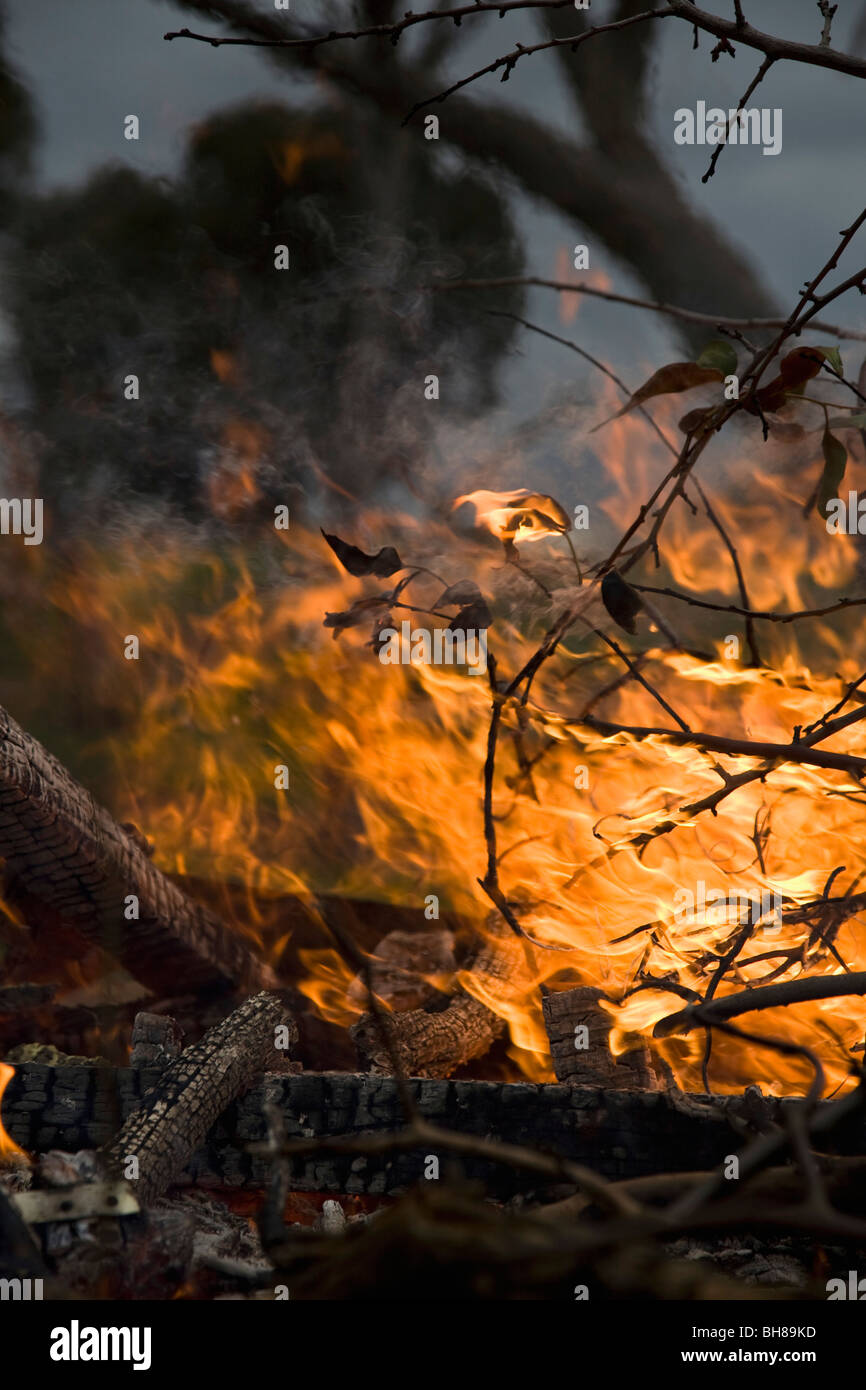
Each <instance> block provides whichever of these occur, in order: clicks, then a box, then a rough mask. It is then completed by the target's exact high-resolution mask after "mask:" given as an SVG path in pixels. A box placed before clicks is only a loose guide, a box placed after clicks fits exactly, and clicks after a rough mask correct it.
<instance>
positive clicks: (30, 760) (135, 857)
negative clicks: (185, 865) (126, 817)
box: [0, 708, 274, 990]
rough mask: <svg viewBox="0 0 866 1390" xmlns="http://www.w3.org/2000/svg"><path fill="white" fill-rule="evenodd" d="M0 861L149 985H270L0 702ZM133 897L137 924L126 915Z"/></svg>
mask: <svg viewBox="0 0 866 1390" xmlns="http://www.w3.org/2000/svg"><path fill="white" fill-rule="evenodd" d="M0 857H2V859H3V860H4V861H5V872H6V877H7V880H11V881H13V882H16V881H17V882H20V883H22V884H23V885H24V887H25V888H26V890H27V891H28V892H30V893H32V894H33V895H34V896H35V897H37V898H39V899H41V900H42V901H44V902H46V903H47V904H49V905H50V906H51V907H52V908H53V909H55V910H56V911H57V912H58V913H59V914H60V916H61V917H62V918H63V919H65V920H68V921H70V922H72V923H73V924H74V925H75V927H76V928H77V929H78V930H79V931H81V932H82V933H83V934H84V935H85V936H87V937H88V938H89V939H90V940H92V941H95V942H96V943H97V944H98V945H99V946H102V947H104V948H105V949H106V950H108V951H110V952H111V953H112V954H113V955H114V956H116V957H117V958H118V960H120V961H122V962H123V964H124V965H125V966H126V968H127V969H128V970H129V971H130V973H131V974H132V975H134V976H135V978H136V979H137V980H141V981H142V982H143V983H144V984H147V985H150V986H151V987H152V988H154V989H158V990H159V989H165V988H175V987H176V985H177V982H178V981H179V980H182V981H183V982H184V986H185V987H187V988H189V989H198V988H201V987H203V986H211V985H226V984H228V985H234V986H236V987H238V988H240V989H243V990H251V989H260V988H262V987H263V986H268V987H269V986H272V985H273V984H274V977H273V974H272V972H271V970H270V968H269V967H268V966H267V965H266V964H265V963H264V962H263V961H261V960H259V959H258V958H257V957H256V956H255V954H254V953H253V951H252V950H251V948H250V947H249V945H248V944H247V942H246V941H244V939H243V938H242V937H241V936H239V935H238V934H237V933H236V932H232V931H230V930H229V928H228V927H226V925H225V924H224V923H223V922H221V921H220V919H219V918H218V917H217V916H216V915H215V914H214V913H213V912H211V911H209V910H208V909H207V908H205V907H203V906H201V905H200V904H199V903H196V902H194V901H193V900H192V899H191V898H189V897H187V896H186V894H185V893H184V892H183V891H182V890H181V889H180V888H178V886H177V885H176V884H175V883H172V882H171V881H170V880H169V879H168V878H166V876H165V875H164V874H162V873H161V872H160V870H159V869H157V868H156V866H155V865H154V864H153V862H152V861H151V859H150V858H149V856H148V854H147V853H145V851H144V850H143V849H142V846H141V837H140V836H139V835H137V834H135V833H132V832H131V831H129V830H125V829H124V828H123V827H122V826H121V825H119V824H118V822H117V821H116V820H115V819H114V817H113V816H112V815H111V814H110V813H109V812H108V811H106V810H105V809H104V807H102V806H99V805H98V804H97V803H96V802H95V801H94V799H93V797H92V796H91V795H90V793H89V792H88V791H86V790H85V788H84V787H82V786H81V785H80V784H79V783H78V782H76V781H75V779H74V778H73V777H72V776H71V775H70V774H69V773H68V772H67V770H66V768H65V767H64V766H63V764H62V763H61V762H60V761H59V760H58V759H57V758H55V757H54V756H53V755H52V754H51V753H49V752H48V751H47V749H45V748H43V746H42V744H41V743H38V742H37V741H36V739H34V738H31V737H30V735H29V734H28V733H26V732H25V731H24V729H22V728H21V727H20V725H18V724H17V723H16V722H15V720H14V719H13V718H12V717H11V716H10V715H9V714H8V713H7V712H6V710H4V709H2V708H0ZM131 895H134V896H135V897H136V898H137V899H138V904H139V908H138V910H139V916H138V919H137V920H127V918H126V917H125V916H124V903H125V900H126V899H127V898H128V897H129V896H131Z"/></svg>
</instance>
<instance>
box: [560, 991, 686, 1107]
mask: <svg viewBox="0 0 866 1390" xmlns="http://www.w3.org/2000/svg"><path fill="white" fill-rule="evenodd" d="M604 998H605V994H604V991H603V990H600V989H594V988H592V987H591V986H588V985H581V986H580V987H579V988H578V989H564V990H561V991H560V992H559V993H557V994H547V995H545V997H544V1001H543V1005H542V1008H543V1010H544V1026H545V1028H546V1029H547V1037H548V1040H549V1042H550V1054H551V1057H552V1058H553V1069H554V1071H555V1072H556V1078H557V1080H558V1081H570V1082H574V1083H577V1084H578V1085H581V1086H606V1087H607V1088H608V1089H609V1090H617V1091H627V1090H631V1089H634V1088H637V1089H638V1090H647V1091H655V1090H658V1087H659V1083H658V1079H657V1077H656V1073H655V1070H654V1068H653V1059H652V1056H651V1054H650V1051H649V1049H648V1048H647V1047H645V1046H641V1047H636V1048H635V1049H634V1050H633V1051H631V1052H623V1053H622V1054H621V1055H620V1056H618V1057H614V1056H613V1055H612V1053H611V1050H610V1046H609V1034H610V1022H611V1020H610V1014H609V1013H607V1012H606V1010H605V1009H603V1008H602V1007H601V1003H600V1001H601V1000H602V999H604ZM578 1030H585V1032H584V1031H580V1032H579V1031H578Z"/></svg>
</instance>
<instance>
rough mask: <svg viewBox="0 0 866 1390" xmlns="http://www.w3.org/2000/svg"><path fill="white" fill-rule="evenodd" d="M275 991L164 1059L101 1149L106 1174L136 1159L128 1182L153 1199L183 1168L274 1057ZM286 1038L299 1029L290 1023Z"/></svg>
mask: <svg viewBox="0 0 866 1390" xmlns="http://www.w3.org/2000/svg"><path fill="white" fill-rule="evenodd" d="M285 1022H286V1019H285V1015H284V1008H283V1004H282V1002H281V1000H280V999H278V998H277V996H276V995H274V994H264V993H263V994H257V995H255V996H254V997H253V998H252V999H248V1000H246V1002H245V1003H244V1004H242V1005H241V1007H240V1008H239V1009H236V1010H235V1011H234V1013H232V1014H230V1015H229V1017H228V1018H226V1019H224V1020H223V1021H222V1023H219V1024H217V1026H216V1027H215V1028H212V1029H211V1030H210V1032H208V1033H206V1034H205V1036H204V1037H203V1038H202V1040H201V1042H198V1043H196V1044H195V1045H194V1046H193V1047H190V1048H188V1049H187V1050H186V1052H182V1053H181V1054H180V1056H179V1057H178V1058H177V1059H176V1060H175V1061H173V1062H171V1063H170V1064H169V1066H168V1067H166V1069H165V1070H164V1071H163V1072H162V1075H161V1076H160V1079H159V1081H158V1082H157V1083H156V1085H155V1086H153V1087H152V1089H151V1090H149V1091H148V1092H147V1094H146V1095H145V1096H144V1099H143V1100H142V1103H141V1106H140V1108H139V1109H138V1110H136V1111H135V1113H134V1114H132V1115H130V1117H129V1119H128V1120H127V1121H126V1123H125V1124H124V1125H123V1128H122V1129H121V1131H120V1133H119V1134H118V1135H117V1137H116V1138H115V1139H114V1141H113V1142H112V1143H111V1144H110V1145H108V1147H107V1148H106V1149H104V1150H103V1155H102V1156H103V1161H104V1163H105V1166H106V1168H107V1170H108V1171H109V1173H111V1174H113V1175H114V1176H116V1177H123V1176H125V1172H124V1169H125V1167H126V1166H127V1163H128V1160H129V1159H130V1158H131V1157H134V1158H136V1159H137V1160H138V1176H137V1180H136V1181H135V1183H134V1190H135V1195H136V1197H137V1198H138V1200H139V1202H141V1203H144V1204H147V1203H148V1202H151V1201H153V1199H154V1198H155V1197H159V1196H160V1195H161V1194H162V1193H163V1192H164V1191H165V1190H166V1188H167V1187H168V1186H169V1185H170V1183H171V1182H172V1181H173V1180H174V1179H175V1178H176V1177H177V1176H178V1175H179V1174H180V1173H181V1172H182V1171H183V1168H184V1167H185V1165H186V1164H187V1163H188V1161H189V1159H190V1157H191V1156H192V1154H193V1153H194V1152H195V1150H196V1149H197V1148H198V1147H199V1145H200V1144H201V1143H202V1141H203V1140H204V1138H205V1136H206V1134H207V1132H208V1130H209V1129H210V1128H211V1126H212V1125H213V1124H214V1122H215V1121H216V1120H217V1119H218V1118H219V1116H220V1115H221V1114H222V1112H223V1111H224V1110H225V1109H226V1107H227V1106H228V1105H229V1104H230V1103H231V1102H232V1101H233V1100H235V1099H236V1098H237V1096H238V1095H240V1094H241V1093H242V1092H243V1091H245V1090H246V1089H247V1088H248V1087H249V1086H250V1085H251V1084H252V1082H253V1081H254V1080H255V1078H256V1077H257V1076H259V1075H261V1073H262V1072H263V1071H265V1069H266V1067H267V1066H268V1064H269V1063H270V1065H271V1066H273V1064H274V1059H275V1057H276V1056H277V1055H278V1054H277V1053H276V1052H275V1029H276V1027H277V1025H278V1024H280V1023H285ZM288 1027H289V1040H290V1042H291V1043H292V1045H294V1043H295V1042H296V1041H297V1029H296V1028H295V1026H294V1024H293V1023H289V1024H288Z"/></svg>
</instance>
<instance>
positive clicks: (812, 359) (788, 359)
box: [779, 347, 827, 391]
mask: <svg viewBox="0 0 866 1390" xmlns="http://www.w3.org/2000/svg"><path fill="white" fill-rule="evenodd" d="M826 355H827V354H826V352H825V350H824V348H818V347H800V348H794V351H793V352H789V353H788V354H787V355H786V356H785V357H783V358H782V360H781V362H780V363H779V376H780V377H781V379H782V381H783V382H784V383H785V386H786V387H787V388H788V390H789V391H799V390H801V389H802V387H804V386H805V385H806V382H807V381H811V380H812V378H813V377H814V376H817V375H818V373H819V372H820V370H821V367H822V366H823V364H824V359H825V357H826Z"/></svg>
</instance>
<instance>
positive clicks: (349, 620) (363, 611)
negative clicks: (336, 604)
mask: <svg viewBox="0 0 866 1390" xmlns="http://www.w3.org/2000/svg"><path fill="white" fill-rule="evenodd" d="M392 599H393V594H391V593H387V594H370V595H368V597H367V598H358V599H355V602H354V603H353V604H352V606H351V608H346V609H345V610H344V611H343V612H342V613H326V614H325V620H324V624H323V626H324V627H332V628H333V629H334V637H335V638H336V637H339V635H340V633H341V632H343V631H344V630H345V628H347V627H359V626H360V624H361V623H365V622H366V621H367V619H368V618H369V616H370V614H371V613H375V612H376V611H377V610H378V611H379V612H382V611H383V610H384V609H386V608H387V607H388V606H389V605H390V603H391V601H392ZM386 626H387V624H386Z"/></svg>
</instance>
